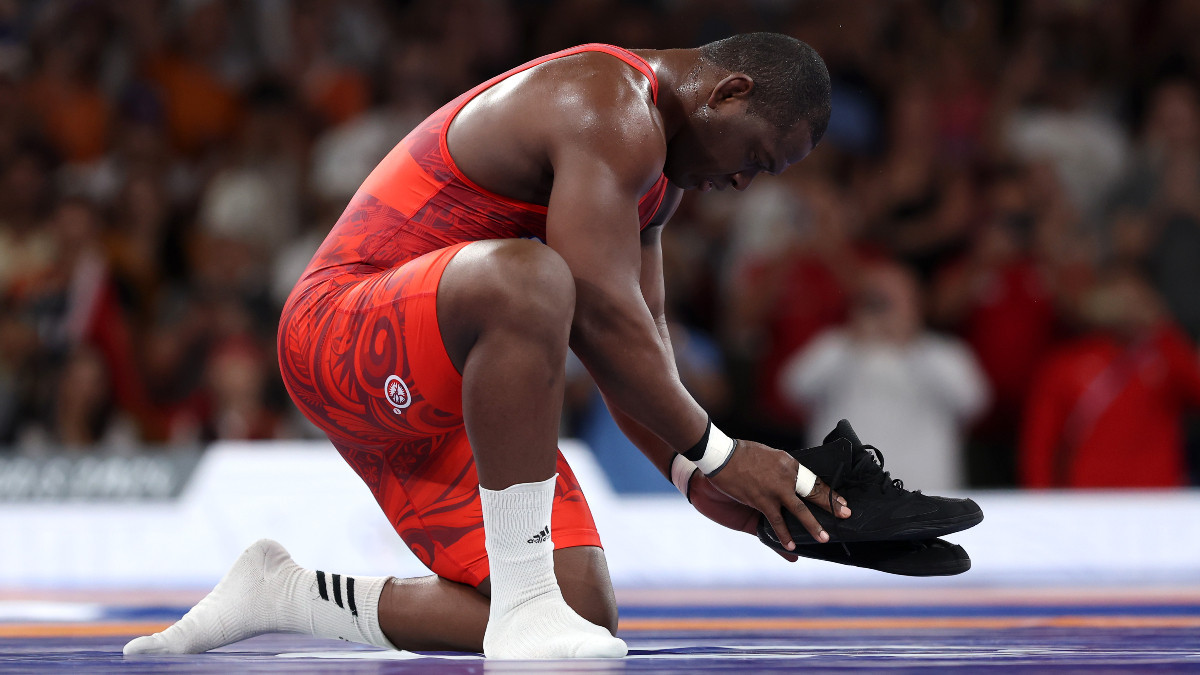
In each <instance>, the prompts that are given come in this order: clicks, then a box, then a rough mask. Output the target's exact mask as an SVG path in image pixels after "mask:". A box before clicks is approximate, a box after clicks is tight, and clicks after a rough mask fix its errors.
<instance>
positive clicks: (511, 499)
mask: <svg viewBox="0 0 1200 675" xmlns="http://www.w3.org/2000/svg"><path fill="white" fill-rule="evenodd" d="M557 481H558V474H557V473H556V474H554V475H553V476H551V477H549V478H547V479H546V480H542V481H538V482H536V483H515V484H513V485H510V486H508V487H506V488H504V489H503V490H489V489H487V488H485V487H483V486H482V485H480V486H479V497H480V499H482V500H484V501H486V502H488V506H489V507H493V508H498V509H528V508H530V507H533V506H538V505H540V504H541V503H542V501H543V500H544V499H545V495H546V493H549V494H550V496H551V498H553V496H554V486H555V485H556V483H557Z"/></svg>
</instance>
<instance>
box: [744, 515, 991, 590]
mask: <svg viewBox="0 0 1200 675" xmlns="http://www.w3.org/2000/svg"><path fill="white" fill-rule="evenodd" d="M793 536H795V535H793ZM758 539H759V541H761V542H762V543H764V544H766V545H767V546H768V547H770V548H771V549H773V550H776V551H779V552H782V553H788V554H792V555H798V556H801V557H803V558H814V559H816V560H825V561H827V562H833V563H838V564H840V565H851V566H854V567H865V568H867V569H872V570H879V571H880V572H887V573H888V574H900V575H904V576H908V577H943V576H951V575H954V574H962V573H963V572H966V571H967V570H969V569H971V557H970V556H968V555H967V552H966V550H964V549H963V547H961V546H958V545H957V544H951V543H950V542H948V541H945V540H944V539H919V540H916V541H861V542H850V543H848V542H838V543H830V544H805V545H802V546H797V547H796V549H795V550H794V551H788V550H787V549H785V548H784V547H783V546H782V545H781V544H780V543H779V538H778V537H776V536H775V529H774V528H772V527H771V524H770V523H768V522H767V520H766V519H765V518H764V519H762V520H760V521H758Z"/></svg>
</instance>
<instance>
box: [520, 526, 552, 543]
mask: <svg viewBox="0 0 1200 675" xmlns="http://www.w3.org/2000/svg"><path fill="white" fill-rule="evenodd" d="M549 538H550V526H549V525H547V526H545V527H543V528H542V531H541V532H538V533H537V534H535V535H533V538H532V539H526V540H525V543H526V544H540V543H542V542H543V541H546V540H547V539H549Z"/></svg>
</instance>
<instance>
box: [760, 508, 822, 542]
mask: <svg viewBox="0 0 1200 675" xmlns="http://www.w3.org/2000/svg"><path fill="white" fill-rule="evenodd" d="M782 514H783V512H782V511H779V510H775V512H774V514H772V513H767V512H765V511H764V512H763V515H765V516H766V517H767V522H769V523H771V528H772V529H774V530H775V537H776V538H778V539H779V543H780V544H783V547H784V548H786V549H787V550H789V551H791V550H794V549H795V548H796V544H795V543H794V542H793V541H792V533H791V532H789V531H788V526H787V523H786V522H785V521H784V520H783V515H782ZM810 517H811V516H810Z"/></svg>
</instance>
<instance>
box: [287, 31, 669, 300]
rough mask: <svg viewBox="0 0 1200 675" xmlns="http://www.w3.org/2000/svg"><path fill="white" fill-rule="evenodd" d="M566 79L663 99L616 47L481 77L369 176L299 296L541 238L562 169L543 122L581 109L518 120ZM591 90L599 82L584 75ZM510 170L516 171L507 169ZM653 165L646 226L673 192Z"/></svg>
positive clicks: (642, 66) (640, 67) (590, 48)
mask: <svg viewBox="0 0 1200 675" xmlns="http://www.w3.org/2000/svg"><path fill="white" fill-rule="evenodd" d="M560 59H562V61H561V62H560V61H559V60H560ZM597 73H599V75H598V74H597ZM568 76H575V77H583V79H584V80H587V79H589V78H590V79H597V78H599V79H608V80H609V82H606V83H602V84H600V85H599V86H601V87H607V88H612V87H613V86H614V85H615V86H617V87H621V86H622V85H626V86H627V88H628V90H629V91H628V92H627V94H628V95H629V96H633V97H637V96H644V97H645V101H644V107H645V108H646V109H647V110H648V111H649V110H652V109H653V106H654V104H655V101H656V99H657V93H658V81H657V78H656V76H655V74H654V71H653V70H651V68H650V66H649V65H648V64H647V63H646V62H645V61H644V60H642V59H641V58H639V57H638V56H636V55H634V54H633V53H632V52H629V51H627V50H624V49H620V48H617V47H612V46H609V45H582V46H580V47H575V48H572V49H568V50H564V51H561V52H557V53H555V54H550V55H548V56H545V57H542V58H540V59H537V60H534V61H531V62H529V63H526V64H524V65H522V66H519V67H518V68H516V69H514V70H511V71H508V72H506V73H504V74H502V75H499V76H497V77H496V78H493V79H492V80H489V81H487V82H484V83H483V84H480V85H479V86H477V87H475V88H473V89H471V90H470V91H468V92H466V93H464V94H462V95H461V96H459V97H458V98H456V99H454V100H453V101H450V102H449V103H447V104H446V105H445V106H443V107H442V108H441V109H439V110H438V111H437V112H435V113H434V114H432V115H430V116H429V117H428V118H427V119H426V120H425V121H424V122H422V123H421V124H420V125H419V126H418V127H417V128H416V129H414V130H413V131H412V132H411V133H410V134H409V135H408V136H407V137H405V138H404V140H403V141H401V142H400V143H399V144H398V145H397V146H396V147H395V148H393V150H392V151H391V152H390V153H389V154H388V156H387V157H386V158H385V159H384V160H383V161H382V162H381V163H380V164H379V166H378V167H376V169H375V170H374V171H373V172H372V173H371V175H370V176H368V178H367V180H366V181H365V182H364V183H363V185H362V187H361V188H360V189H359V190H358V192H357V194H355V196H354V198H353V199H352V200H351V202H350V205H349V206H348V207H347V209H346V210H345V212H344V213H343V214H342V217H341V218H340V219H339V220H338V222H337V224H336V225H335V226H334V228H333V230H332V231H331V232H330V234H329V236H328V237H327V238H326V240H325V242H324V244H322V246H321V248H320V250H319V251H318V252H317V254H316V256H315V257H314V258H313V261H312V262H311V263H310V264H309V267H308V269H307V270H306V271H305V274H304V276H303V277H302V279H301V283H300V285H299V286H298V289H297V290H298V292H300V291H301V289H308V288H311V287H312V286H313V285H314V284H317V283H319V282H320V281H324V280H327V279H330V278H334V277H338V276H341V275H344V274H361V273H372V272H379V271H381V270H386V269H391V268H394V267H397V266H399V265H401V264H403V263H404V262H406V261H407V260H410V259H412V258H415V257H417V256H419V255H422V254H424V253H427V252H429V251H433V250H436V249H439V248H443V247H445V246H449V245H452V244H456V243H459V242H464V241H478V240H484V239H507V238H527V239H528V238H535V239H538V240H540V241H543V242H544V241H545V240H546V213H547V206H546V203H545V202H546V201H547V200H548V195H549V189H550V185H551V183H552V181H553V173H552V172H551V171H549V169H548V167H546V166H543V165H544V154H545V151H544V148H543V147H538V146H540V145H542V144H543V143H542V141H540V140H539V139H537V136H538V127H539V126H543V125H544V123H545V120H546V119H548V118H550V117H553V116H555V115H559V116H562V115H575V111H572V110H570V108H567V109H566V110H559V109H556V108H555V106H553V105H546V104H545V103H544V102H543V103H540V104H539V106H540V107H541V108H542V109H544V112H545V114H544V115H543V116H542V117H540V118H537V119H533V118H528V119H526V120H524V121H522V120H517V119H513V118H514V116H518V117H519V116H521V115H526V116H527V114H528V110H527V108H528V105H529V104H528V102H527V101H526V99H533V100H539V97H540V98H541V99H543V100H544V94H545V93H546V92H547V90H548V89H549V88H552V87H554V86H555V82H561V80H562V78H564V77H568ZM639 85H640V86H639ZM583 86H595V85H593V84H590V83H588V82H586V81H585V82H584V83H583ZM633 105H634V107H635V108H636V107H638V106H637V103H636V102H634V104H633ZM497 108H499V109H501V110H500V113H499V114H497V112H496V111H497ZM607 115H608V111H603V112H601V113H598V114H597V115H596V118H597V119H596V123H604V122H605V120H604V117H605V116H607ZM460 118H461V119H460ZM452 127H453V129H451V128H452ZM464 166H465V169H464ZM502 167H508V169H507V170H506V171H505V172H504V173H503V174H501V173H499V172H498V169H499V168H502ZM655 168H656V169H658V170H659V174H658V179H657V180H656V181H654V182H653V184H652V185H651V186H650V188H649V189H648V190H647V191H646V192H645V193H644V194H643V195H642V198H641V200H640V203H639V208H638V211H639V212H638V217H639V220H640V222H641V225H642V227H645V226H646V224H648V223H649V222H650V220H651V218H652V217H653V215H654V214H655V212H656V211H657V210H658V209H659V206H660V205H661V204H662V202H663V197H664V195H665V194H666V191H667V179H666V177H665V176H663V175H662V174H661V167H655ZM473 178H475V179H477V180H478V181H479V182H476V180H473ZM489 188H494V189H496V190H501V191H503V194H501V193H500V192H497V191H493V189H489ZM519 197H525V198H526V199H528V200H530V201H526V200H523V199H520V198H519Z"/></svg>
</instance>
